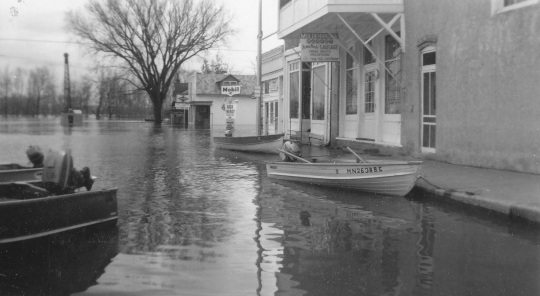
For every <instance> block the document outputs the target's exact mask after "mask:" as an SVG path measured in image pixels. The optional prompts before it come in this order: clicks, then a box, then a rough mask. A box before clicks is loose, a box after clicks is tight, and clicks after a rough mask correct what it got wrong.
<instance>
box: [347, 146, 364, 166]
mask: <svg viewBox="0 0 540 296" xmlns="http://www.w3.org/2000/svg"><path fill="white" fill-rule="evenodd" d="M347 149H349V151H351V153H352V154H354V156H356V158H357V160H356V162H359V161H361V162H363V163H367V161H365V160H364V159H363V158H362V157H360V155H358V154H356V153H355V152H354V151H353V150H352V149H351V148H349V147H347Z"/></svg>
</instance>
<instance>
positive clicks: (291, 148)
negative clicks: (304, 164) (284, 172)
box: [279, 141, 302, 162]
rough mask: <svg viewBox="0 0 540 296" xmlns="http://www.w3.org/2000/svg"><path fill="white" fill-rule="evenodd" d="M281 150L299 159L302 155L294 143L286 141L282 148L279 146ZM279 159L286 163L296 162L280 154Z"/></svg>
mask: <svg viewBox="0 0 540 296" xmlns="http://www.w3.org/2000/svg"><path fill="white" fill-rule="evenodd" d="M281 150H283V151H285V152H288V153H290V154H293V155H296V156H299V157H301V156H302V153H301V152H300V151H301V150H300V147H299V146H298V144H296V143H295V142H291V141H286V142H285V143H283V146H281ZM279 157H281V160H283V161H286V162H295V161H296V160H297V159H296V158H294V157H292V156H289V155H287V154H285V153H282V152H280V153H279Z"/></svg>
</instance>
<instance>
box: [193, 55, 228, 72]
mask: <svg viewBox="0 0 540 296" xmlns="http://www.w3.org/2000/svg"><path fill="white" fill-rule="evenodd" d="M201 72H202V73H203V74H211V73H213V74H227V73H231V72H232V67H230V66H229V64H228V63H227V62H225V61H224V60H223V58H222V57H221V55H220V54H219V53H217V54H216V55H215V56H214V59H213V60H211V61H209V60H207V59H206V58H204V59H203V64H202V67H201Z"/></svg>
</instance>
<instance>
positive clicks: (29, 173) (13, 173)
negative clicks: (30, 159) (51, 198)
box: [0, 164, 43, 183]
mask: <svg viewBox="0 0 540 296" xmlns="http://www.w3.org/2000/svg"><path fill="white" fill-rule="evenodd" d="M42 172H43V169H42V168H31V167H23V166H20V165H18V164H0V183H11V182H37V181H41V175H42Z"/></svg>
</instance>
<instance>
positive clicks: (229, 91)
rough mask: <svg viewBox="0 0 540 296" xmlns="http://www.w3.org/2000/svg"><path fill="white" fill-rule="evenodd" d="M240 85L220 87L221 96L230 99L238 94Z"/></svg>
mask: <svg viewBox="0 0 540 296" xmlns="http://www.w3.org/2000/svg"><path fill="white" fill-rule="evenodd" d="M241 87H242V86H241V85H222V86H221V94H222V95H228V96H229V97H232V96H233V95H238V94H240V89H241Z"/></svg>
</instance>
